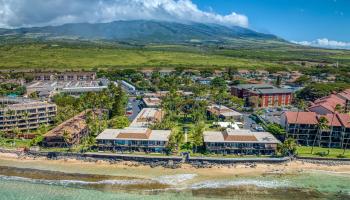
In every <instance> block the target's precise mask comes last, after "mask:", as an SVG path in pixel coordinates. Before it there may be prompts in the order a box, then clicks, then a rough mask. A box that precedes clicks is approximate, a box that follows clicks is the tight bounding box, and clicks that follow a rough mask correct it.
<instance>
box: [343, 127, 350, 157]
mask: <svg viewBox="0 0 350 200" xmlns="http://www.w3.org/2000/svg"><path fill="white" fill-rule="evenodd" d="M342 133H343V134H344V135H343V155H344V154H345V150H346V148H347V146H348V143H349V138H348V139H347V140H346V142H345V135H346V133H344V132H342Z"/></svg>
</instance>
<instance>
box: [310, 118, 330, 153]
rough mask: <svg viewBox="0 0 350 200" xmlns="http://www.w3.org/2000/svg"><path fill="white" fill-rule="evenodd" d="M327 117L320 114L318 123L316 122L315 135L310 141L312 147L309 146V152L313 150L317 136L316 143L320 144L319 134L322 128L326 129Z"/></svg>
mask: <svg viewBox="0 0 350 200" xmlns="http://www.w3.org/2000/svg"><path fill="white" fill-rule="evenodd" d="M328 123H329V122H328V119H327V118H326V117H324V116H321V117H320V119H319V120H318V123H317V127H318V128H317V133H316V135H315V139H314V141H313V143H312V148H311V154H312V153H313V151H314V146H315V143H316V139H317V138H318V137H319V141H318V144H319V145H320V140H321V139H320V136H321V133H322V130H324V129H326V128H327V127H328Z"/></svg>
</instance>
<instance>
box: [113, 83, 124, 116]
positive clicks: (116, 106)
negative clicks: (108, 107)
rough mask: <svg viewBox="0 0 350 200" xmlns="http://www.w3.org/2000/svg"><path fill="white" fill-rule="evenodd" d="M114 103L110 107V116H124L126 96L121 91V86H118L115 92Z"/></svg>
mask: <svg viewBox="0 0 350 200" xmlns="http://www.w3.org/2000/svg"><path fill="white" fill-rule="evenodd" d="M115 92H116V93H115V94H114V102H113V105H112V112H111V116H112V117H115V116H123V115H125V107H126V104H127V96H126V94H125V92H124V91H123V89H122V87H121V84H118V87H117V88H116V90H115Z"/></svg>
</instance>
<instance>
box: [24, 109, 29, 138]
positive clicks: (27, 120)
mask: <svg viewBox="0 0 350 200" xmlns="http://www.w3.org/2000/svg"><path fill="white" fill-rule="evenodd" d="M23 118H24V120H25V121H26V129H27V133H29V113H28V112H27V111H26V112H24V113H23Z"/></svg>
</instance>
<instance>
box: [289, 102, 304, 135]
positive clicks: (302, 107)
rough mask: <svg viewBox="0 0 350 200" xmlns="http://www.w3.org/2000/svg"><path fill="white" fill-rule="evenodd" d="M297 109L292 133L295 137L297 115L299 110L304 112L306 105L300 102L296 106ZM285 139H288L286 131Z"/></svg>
mask: <svg viewBox="0 0 350 200" xmlns="http://www.w3.org/2000/svg"><path fill="white" fill-rule="evenodd" d="M297 108H298V112H297V117H296V118H295V123H294V131H293V135H295V133H296V130H297V123H298V118H299V113H300V110H302V111H304V110H305V108H306V103H305V101H304V100H300V101H299V102H298V104H297ZM286 138H288V131H287V133H286Z"/></svg>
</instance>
